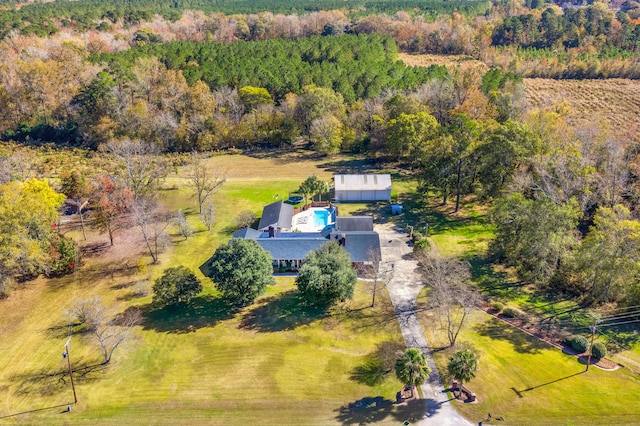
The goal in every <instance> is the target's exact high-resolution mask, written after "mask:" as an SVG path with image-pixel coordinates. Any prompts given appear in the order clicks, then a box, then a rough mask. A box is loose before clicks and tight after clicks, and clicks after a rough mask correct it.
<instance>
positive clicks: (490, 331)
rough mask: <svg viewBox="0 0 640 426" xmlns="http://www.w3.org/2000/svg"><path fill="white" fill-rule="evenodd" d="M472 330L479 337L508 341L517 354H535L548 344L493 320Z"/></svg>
mask: <svg viewBox="0 0 640 426" xmlns="http://www.w3.org/2000/svg"><path fill="white" fill-rule="evenodd" d="M474 329H475V331H476V332H478V334H480V335H481V336H484V337H488V338H490V339H498V340H506V341H508V342H509V343H511V344H512V345H513V348H514V349H515V351H516V352H518V353H524V354H536V353H539V352H540V351H541V350H542V349H545V348H548V347H549V345H548V343H545V342H542V341H540V340H539V339H537V338H535V337H533V336H529V335H528V334H526V333H525V332H523V331H521V330H519V329H517V328H516V327H513V326H511V325H509V324H507V323H505V322H503V321H499V320H497V319H493V318H492V319H491V320H489V321H487V322H485V323H482V324H478V325H476V326H474Z"/></svg>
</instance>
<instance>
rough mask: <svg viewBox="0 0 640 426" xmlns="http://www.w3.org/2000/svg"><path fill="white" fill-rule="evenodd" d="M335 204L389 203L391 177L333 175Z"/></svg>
mask: <svg viewBox="0 0 640 426" xmlns="http://www.w3.org/2000/svg"><path fill="white" fill-rule="evenodd" d="M334 188H335V200H336V201H337V202H345V201H352V202H361V201H391V175H335V176H334Z"/></svg>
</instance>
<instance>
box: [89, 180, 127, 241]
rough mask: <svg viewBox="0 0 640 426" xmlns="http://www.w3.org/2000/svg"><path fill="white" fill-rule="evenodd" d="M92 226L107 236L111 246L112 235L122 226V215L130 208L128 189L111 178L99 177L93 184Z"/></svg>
mask: <svg viewBox="0 0 640 426" xmlns="http://www.w3.org/2000/svg"><path fill="white" fill-rule="evenodd" d="M93 189H94V190H93V201H92V203H91V205H92V206H93V208H94V209H93V217H94V224H95V226H96V228H98V230H100V231H101V232H107V233H108V234H109V243H110V244H111V245H113V234H114V233H115V232H116V231H117V230H118V229H120V228H121V227H122V226H123V224H124V220H123V218H124V214H125V213H126V212H127V209H129V208H130V207H131V203H132V201H133V194H132V192H131V190H130V189H129V188H127V187H126V186H124V185H123V184H121V183H120V182H118V181H117V180H116V179H115V178H113V177H112V176H101V177H99V178H98V179H96V181H95V182H94V184H93Z"/></svg>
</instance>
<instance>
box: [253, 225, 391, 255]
mask: <svg viewBox="0 0 640 426" xmlns="http://www.w3.org/2000/svg"><path fill="white" fill-rule="evenodd" d="M345 240H346V242H345V247H344V248H345V250H347V253H349V256H350V257H351V261H352V262H379V261H380V260H382V254H381V253H380V238H379V236H378V234H377V233H376V232H349V233H345ZM257 241H258V244H260V245H261V246H262V248H264V249H265V250H266V251H268V252H269V254H270V255H271V258H273V259H279V260H294V259H304V258H305V257H306V256H307V254H309V252H311V251H313V250H317V249H319V248H320V246H322V244H324V243H326V242H328V241H329V240H328V239H326V238H322V237H315V238H314V237H311V236H304V237H302V238H300V237H297V238H294V237H289V235H287V234H284V235H283V234H278V235H277V236H276V238H264V237H262V238H258V240H257Z"/></svg>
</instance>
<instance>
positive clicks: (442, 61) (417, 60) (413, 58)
mask: <svg viewBox="0 0 640 426" xmlns="http://www.w3.org/2000/svg"><path fill="white" fill-rule="evenodd" d="M398 59H399V60H401V61H402V62H404V63H405V64H406V65H408V66H412V67H428V66H431V65H444V66H445V67H447V68H448V69H455V68H458V67H459V68H461V69H463V70H466V69H478V70H480V71H482V72H486V71H487V70H488V69H489V67H488V66H487V64H485V63H484V62H482V61H478V60H476V59H473V58H472V57H470V56H466V55H431V54H418V55H415V54H408V53H402V52H401V53H399V54H398Z"/></svg>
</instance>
